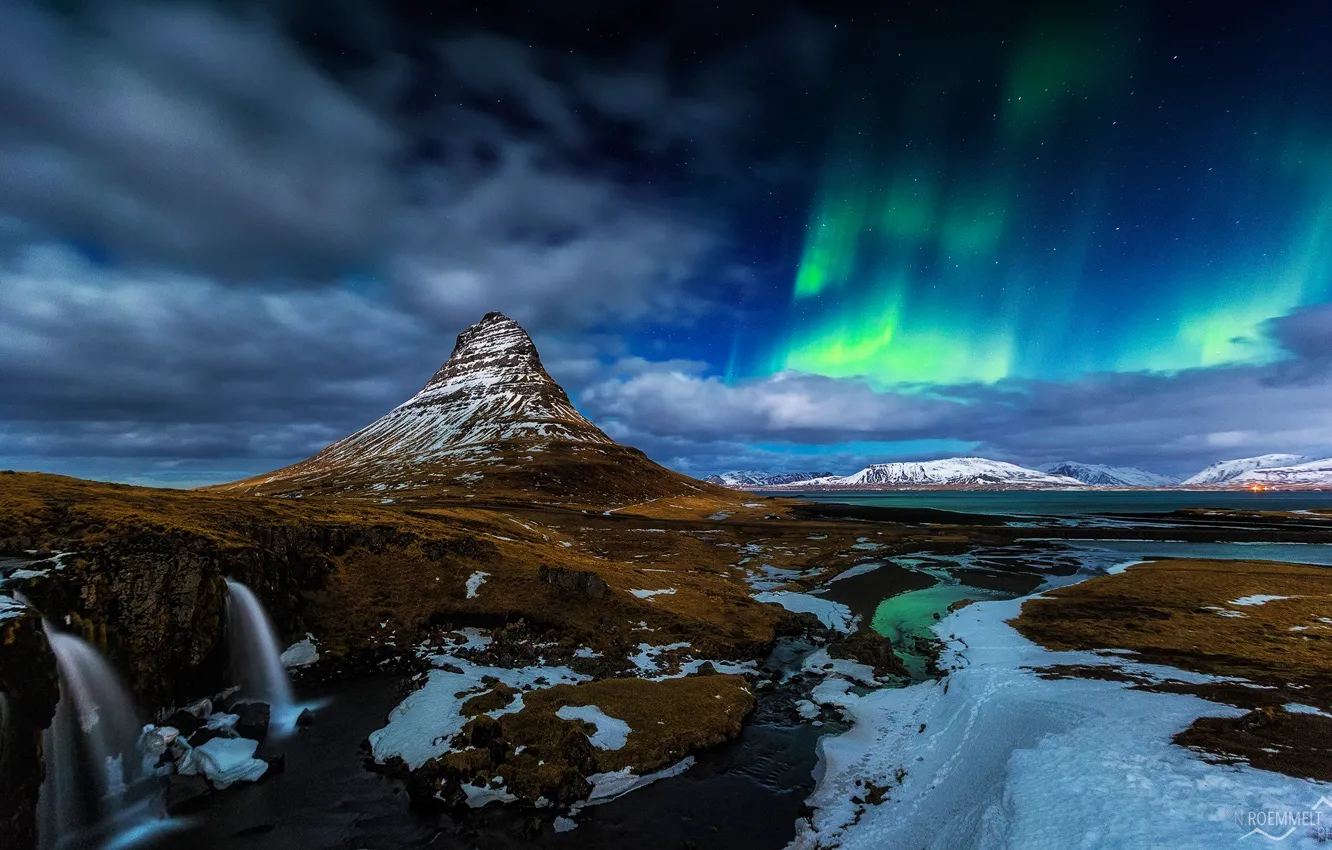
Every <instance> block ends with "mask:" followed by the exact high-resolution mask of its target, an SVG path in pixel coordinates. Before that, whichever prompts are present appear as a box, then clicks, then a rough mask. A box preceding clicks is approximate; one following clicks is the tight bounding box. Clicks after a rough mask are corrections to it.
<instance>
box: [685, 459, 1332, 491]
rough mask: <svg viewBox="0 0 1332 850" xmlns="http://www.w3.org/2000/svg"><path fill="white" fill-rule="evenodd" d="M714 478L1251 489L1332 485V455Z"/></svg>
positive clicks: (761, 482) (829, 485)
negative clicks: (1185, 471) (1164, 467)
mask: <svg viewBox="0 0 1332 850" xmlns="http://www.w3.org/2000/svg"><path fill="white" fill-rule="evenodd" d="M706 480H707V481H709V482H711V483H714V484H720V485H722V486H724V487H732V488H737V489H779V490H796V489H800V490H819V489H826V490H876V489H916V488H919V489H930V488H938V489H972V490H1018V489H1025V490H1069V489H1077V488H1081V487H1134V488H1147V489H1151V488H1168V487H1189V488H1193V487H1217V488H1226V489H1242V488H1250V487H1276V488H1289V489H1296V488H1332V458H1329V459H1322V460H1315V459H1311V458H1308V457H1304V456H1302V455H1292V454H1269V455H1261V456H1258V457H1250V458H1239V459H1236V460H1226V461H1221V462H1219V463H1214V464H1212V465H1211V466H1209V467H1207V468H1206V469H1204V470H1202V471H1201V472H1199V473H1198V474H1196V475H1193V476H1191V477H1189V478H1186V479H1185V480H1183V481H1180V480H1179V479H1178V478H1172V477H1170V476H1167V475H1160V474H1158V473H1155V472H1148V471H1147V470H1144V469H1137V468H1135V467H1126V466H1106V465H1104V464H1094V463H1078V462H1076V461H1060V462H1058V463H1050V464H1045V465H1043V466H1041V467H1040V468H1038V469H1030V468H1027V467H1024V466H1018V465H1017V464H1012V463H1006V462H1004V461H998V460H990V459H988V458H980V457H955V458H944V459H942V460H930V461H907V462H900V463H876V464H872V465H870V466H867V467H865V468H864V469H862V470H860V471H859V472H856V473H853V474H851V475H834V474H831V473H802V472H786V473H764V472H759V471H755V470H741V471H736V472H724V473H720V474H718V475H710V476H708V478H707V479H706Z"/></svg>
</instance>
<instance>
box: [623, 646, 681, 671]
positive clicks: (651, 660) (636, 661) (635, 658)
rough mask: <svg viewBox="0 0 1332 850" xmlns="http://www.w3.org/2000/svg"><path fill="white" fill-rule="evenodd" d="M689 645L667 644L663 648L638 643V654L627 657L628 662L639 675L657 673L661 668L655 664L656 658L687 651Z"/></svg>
mask: <svg viewBox="0 0 1332 850" xmlns="http://www.w3.org/2000/svg"><path fill="white" fill-rule="evenodd" d="M690 645H691V644H688V643H668V644H666V645H664V646H653V645H652V644H650V643H640V644H639V645H638V652H637V653H636V654H634V655H631V656H629V662H630V663H631V664H633V665H634V666H635V667H637V668H638V670H639V672H640V673H657V672H660V670H661V667H660V666H659V665H658V664H657V657H658V656H660V655H661V654H662V653H665V652H674V651H676V650H679V649H688V648H689V647H690Z"/></svg>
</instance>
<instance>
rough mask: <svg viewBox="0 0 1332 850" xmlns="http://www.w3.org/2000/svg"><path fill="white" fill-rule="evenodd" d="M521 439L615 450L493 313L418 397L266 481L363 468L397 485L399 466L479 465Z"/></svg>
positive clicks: (512, 325)
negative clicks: (376, 468) (375, 469)
mask: <svg viewBox="0 0 1332 850" xmlns="http://www.w3.org/2000/svg"><path fill="white" fill-rule="evenodd" d="M525 439H543V440H559V441H563V442H574V443H583V444H594V445H597V444H612V443H613V441H612V440H611V439H610V438H609V437H607V436H606V435H605V434H604V433H602V432H601V430H600V429H598V428H597V427H596V426H595V425H593V424H592V423H591V422H590V421H588V420H587V419H586V418H585V417H584V416H583V415H582V414H581V413H579V412H578V411H577V410H576V409H575V408H574V406H573V404H572V403H571V402H570V401H569V398H568V396H567V395H566V394H565V392H564V390H563V389H561V388H560V386H559V385H558V384H556V383H555V382H554V381H553V380H552V379H551V378H550V376H549V375H548V374H547V373H546V371H545V369H544V368H543V367H542V365H541V360H540V358H539V356H538V355H537V350H536V347H535V346H534V345H533V344H532V340H531V338H530V337H529V336H528V335H527V332H526V331H524V330H523V329H522V328H521V327H520V326H519V325H518V324H517V323H516V322H514V321H513V320H512V319H509V318H507V317H505V316H502V315H500V314H498V313H494V314H488V315H487V316H486V317H485V318H483V319H482V320H481V321H480V322H478V323H477V324H475V325H472V326H471V327H469V328H467V329H466V330H465V331H463V332H462V333H461V334H460V335H459V336H458V344H457V346H456V347H455V348H454V350H453V353H452V355H450V357H449V359H448V361H447V362H446V363H445V364H444V365H443V366H442V367H440V369H439V371H437V372H436V373H435V374H434V376H433V377H431V379H430V380H429V381H428V382H426V385H425V386H424V387H422V388H421V390H420V392H418V393H417V394H416V395H414V396H412V397H411V398H410V399H408V400H407V401H406V402H404V403H403V404H401V405H399V406H398V407H396V408H394V409H393V410H391V411H389V412H388V413H387V414H385V415H384V416H382V417H381V418H379V419H377V420H376V421H374V422H372V423H371V424H369V425H367V426H366V427H365V428H362V429H361V430H359V431H357V432H356V433H354V434H352V435H350V436H348V437H345V438H343V439H341V440H339V441H338V442H336V443H334V444H333V445H331V446H329V447H328V448H326V449H324V450H323V451H321V452H320V453H319V454H317V455H315V456H314V457H313V458H310V459H309V460H308V461H304V462H302V463H300V464H297V465H296V466H294V467H288V468H286V469H284V470H280V471H279V472H277V473H274V474H273V475H270V476H269V477H268V478H267V479H265V480H266V481H268V482H272V481H277V480H282V479H285V478H294V477H298V476H301V475H306V474H310V473H312V472H317V471H321V470H327V469H328V468H331V467H339V466H349V467H361V468H363V467H365V466H366V465H367V464H369V465H381V466H383V467H385V472H386V474H387V473H390V472H391V473H392V474H393V475H394V476H395V478H401V467H402V464H403V463H404V462H411V463H418V462H422V461H437V460H446V459H448V460H457V459H468V458H472V459H480V458H481V457H482V456H484V455H485V454H486V453H488V452H489V451H490V450H491V447H492V446H493V445H494V444H496V443H500V442H505V441H509V440H525Z"/></svg>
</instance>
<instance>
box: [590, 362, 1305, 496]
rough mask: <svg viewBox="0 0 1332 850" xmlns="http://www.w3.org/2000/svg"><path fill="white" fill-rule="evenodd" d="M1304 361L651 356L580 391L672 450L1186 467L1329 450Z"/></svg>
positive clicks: (636, 432) (623, 426)
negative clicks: (1198, 364)
mask: <svg viewBox="0 0 1332 850" xmlns="http://www.w3.org/2000/svg"><path fill="white" fill-rule="evenodd" d="M1308 365H1309V364H1308V363H1307V362H1305V361H1301V360H1294V361H1282V362H1279V363H1275V364H1271V365H1268V366H1234V367H1227V368H1213V369H1198V370H1190V371H1186V372H1181V373H1177V374H1173V375H1165V374H1151V373H1135V374H1105V375H1091V376H1087V377H1085V378H1082V379H1079V380H1073V381H1067V382H1058V383H1057V382H1024V381H1005V382H1001V383H999V384H997V385H993V386H983V385H964V386H957V387H935V388H933V389H932V390H931V391H930V392H928V393H902V392H891V391H887V392H885V391H878V390H875V389H874V388H872V387H870V386H869V385H867V384H864V383H861V382H859V381H854V380H833V379H829V378H819V377H814V376H807V375H798V374H794V373H785V374H779V375H775V376H773V377H771V378H767V379H762V380H755V381H746V382H740V383H737V384H733V385H731V384H726V383H724V382H723V381H721V380H720V379H718V378H716V377H714V376H706V375H704V374H702V372H701V371H700V370H697V369H694V370H690V369H681V368H673V369H660V368H656V367H654V366H651V365H648V366H645V367H644V368H642V369H641V370H640V371H637V372H636V373H633V374H626V375H622V376H618V377H611V378H608V379H606V380H604V381H602V382H600V383H597V384H593V385H591V386H589V387H588V388H587V389H586V390H585V391H584V392H583V393H582V396H581V399H582V401H583V403H584V405H585V407H586V408H587V410H588V412H589V413H590V414H591V415H592V416H593V418H595V419H598V420H599V421H608V422H610V423H611V424H610V426H609V427H610V431H611V433H613V434H615V435H616V436H618V437H619V438H621V439H623V440H625V441H627V442H635V443H637V444H640V445H646V444H650V443H656V444H659V445H662V446H663V448H665V447H666V446H667V445H669V446H671V448H669V449H667V450H668V451H671V452H672V453H673V454H675V455H677V456H680V457H685V456H692V457H696V458H698V457H707V456H710V455H722V456H724V455H726V454H727V452H726V451H724V450H719V449H722V448H723V447H725V446H728V445H730V444H733V443H742V444H746V445H751V444H753V443H764V444H774V443H777V444H783V443H784V444H788V445H790V446H792V447H800V446H811V445H828V446H830V447H831V448H830V454H836V453H837V452H838V449H837V448H836V446H837V445H838V444H844V443H854V442H860V443H865V442H869V443H902V442H909V441H919V440H951V441H957V442H959V443H963V444H974V445H975V447H976V448H975V451H976V452H977V453H980V454H985V455H987V456H990V457H995V458H997V459H1001V460H1011V461H1015V462H1019V463H1025V464H1030V465H1035V464H1040V463H1045V462H1049V461H1052V460H1056V459H1060V458H1075V459H1077V460H1081V461H1085V462H1090V463H1111V464H1121V465H1141V466H1144V467H1146V468H1149V469H1155V470H1159V471H1162V472H1169V473H1181V474H1183V473H1191V472H1194V471H1197V469H1199V468H1201V467H1202V466H1205V465H1206V464H1208V463H1212V462H1214V461H1216V460H1219V459H1222V458H1227V457H1243V456H1247V455H1254V454H1262V453H1266V452H1273V451H1290V452H1296V453H1303V454H1312V455H1325V454H1332V409H1329V408H1328V405H1327V399H1328V398H1329V397H1332V375H1329V374H1328V373H1327V372H1326V370H1321V371H1319V372H1317V373H1314V372H1311V370H1310V369H1308V368H1306V367H1307V366H1308ZM751 454H753V452H752V450H751ZM842 454H843V455H844V456H845V457H846V458H847V459H852V460H856V459H859V458H862V457H865V455H864V454H863V452H862V453H854V452H853V453H846V452H843V453H842ZM757 455H758V456H763V455H764V453H763V452H758V453H757ZM736 456H737V457H738V458H743V457H744V456H745V453H737V455H736ZM871 459H872V458H871ZM692 463H693V462H691V465H692ZM797 465H808V464H805V463H800V464H797ZM814 465H818V466H821V465H826V464H819V463H817V462H815V463H814ZM782 466H784V467H790V466H791V463H790V462H789V461H786V460H783V462H782ZM842 471H846V472H850V471H853V470H852V469H846V468H843V470H842Z"/></svg>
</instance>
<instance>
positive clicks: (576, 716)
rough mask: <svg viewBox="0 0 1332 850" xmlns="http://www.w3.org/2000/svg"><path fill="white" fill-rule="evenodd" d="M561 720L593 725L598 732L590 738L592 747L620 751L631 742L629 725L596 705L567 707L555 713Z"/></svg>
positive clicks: (562, 707)
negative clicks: (578, 721)
mask: <svg viewBox="0 0 1332 850" xmlns="http://www.w3.org/2000/svg"><path fill="white" fill-rule="evenodd" d="M555 716H556V717H558V718H560V719H561V720H581V721H583V722H584V723H591V724H592V725H593V726H595V727H596V728H597V731H596V732H595V733H593V734H592V735H589V736H588V740H589V741H591V742H592V746H594V747H596V748H597V749H600V750H618V749H621V748H623V747H624V745H625V743H627V742H628V740H629V732H630V731H631V730H630V729H629V724H628V723H625V722H624V721H623V720H620V719H619V718H617V717H611V716H610V715H608V714H606V713H605V712H604V711H602V710H601V709H600V708H598V707H597V706H595V705H565V706H561V707H560V710H559V711H557V712H555Z"/></svg>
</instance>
